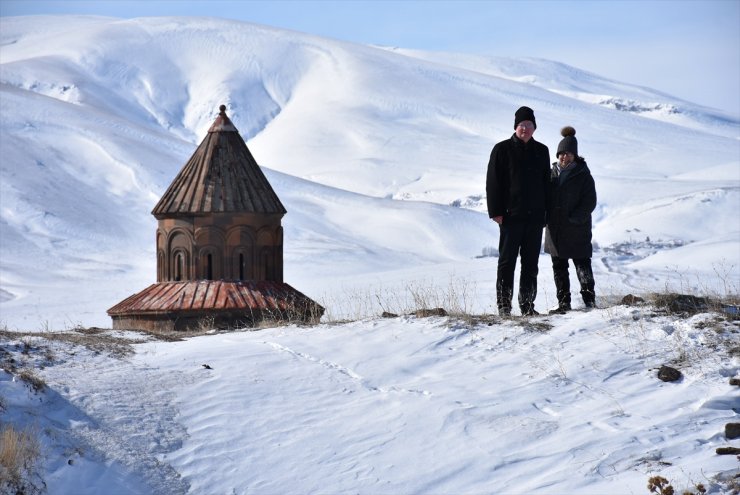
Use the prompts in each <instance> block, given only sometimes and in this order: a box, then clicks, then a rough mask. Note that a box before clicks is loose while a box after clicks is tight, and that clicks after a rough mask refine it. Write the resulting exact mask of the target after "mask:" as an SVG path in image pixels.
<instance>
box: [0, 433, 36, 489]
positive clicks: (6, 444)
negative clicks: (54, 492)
mask: <svg viewBox="0 0 740 495" xmlns="http://www.w3.org/2000/svg"><path fill="white" fill-rule="evenodd" d="M40 457H41V447H40V444H39V440H38V436H37V434H36V433H35V431H33V430H22V431H18V430H16V429H15V428H14V427H13V425H6V426H3V428H2V431H0V493H22V494H28V495H32V494H39V493H42V488H41V486H39V485H43V482H41V481H37V480H38V474H37V473H36V469H37V465H38V463H39V461H40Z"/></svg>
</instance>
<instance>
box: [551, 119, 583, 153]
mask: <svg viewBox="0 0 740 495" xmlns="http://www.w3.org/2000/svg"><path fill="white" fill-rule="evenodd" d="M560 135H561V136H563V139H562V140H561V141H560V144H558V152H557V153H555V156H556V157H560V154H561V153H568V152H570V153H573V156H578V140H577V139H576V130H575V129H574V128H572V127H571V126H566V127H563V128H562V129H560Z"/></svg>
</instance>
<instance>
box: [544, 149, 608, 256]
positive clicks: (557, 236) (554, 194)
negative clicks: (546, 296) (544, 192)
mask: <svg viewBox="0 0 740 495" xmlns="http://www.w3.org/2000/svg"><path fill="white" fill-rule="evenodd" d="M571 167H573V168H572V169H569V170H567V173H565V175H563V177H562V179H563V180H562V183H561V177H559V176H558V168H557V165H556V164H553V168H552V174H551V179H550V194H549V195H548V196H549V199H548V207H547V229H546V230H545V252H546V253H549V254H551V255H553V256H557V257H559V258H569V259H582V258H590V257H591V256H592V254H593V249H592V247H591V212H593V211H594V209H595V208H596V186H595V184H594V179H593V177H591V171H590V170H589V169H588V165H586V162H585V161H584V160H583V158H580V157H579V158H577V159H576V163H574V164H573V165H571Z"/></svg>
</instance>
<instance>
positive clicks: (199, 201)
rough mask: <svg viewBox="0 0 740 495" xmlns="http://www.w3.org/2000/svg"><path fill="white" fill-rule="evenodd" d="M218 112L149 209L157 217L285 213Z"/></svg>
mask: <svg viewBox="0 0 740 495" xmlns="http://www.w3.org/2000/svg"><path fill="white" fill-rule="evenodd" d="M219 110H220V113H219V114H218V117H216V120H215V121H214V122H213V125H212V126H211V128H210V129H208V134H207V135H206V137H205V139H204V140H203V142H202V143H200V146H198V148H197V149H196V150H195V153H193V156H191V157H190V160H188V162H187V163H186V164H185V166H184V167H183V168H182V170H180V173H179V174H177V177H175V180H173V181H172V184H170V187H169V188H167V191H165V193H164V194H163V195H162V198H161V199H160V200H159V202H158V203H157V205H156V206H155V207H154V209H153V210H152V215H154V216H155V217H157V218H158V219H160V218H166V217H172V216H181V215H187V216H190V215H204V214H209V213H262V214H285V213H286V210H285V207H284V206H283V204H282V203H281V202H280V199H279V198H278V196H277V194H275V191H273V189H272V186H270V183H269V182H268V181H267V178H266V177H265V174H264V173H262V170H260V167H259V165H257V162H256V161H255V159H254V157H253V156H252V153H250V151H249V148H247V144H246V143H245V142H244V140H243V139H242V137H241V136H240V135H239V131H238V130H237V129H236V127H234V124H232V123H231V120H229V117H227V116H226V107H225V106H224V105H221V107H220V109H219Z"/></svg>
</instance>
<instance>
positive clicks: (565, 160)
mask: <svg viewBox="0 0 740 495" xmlns="http://www.w3.org/2000/svg"><path fill="white" fill-rule="evenodd" d="M575 158H576V157H575V156H574V155H573V153H571V152H570V151H566V152H565V153H560V156H559V157H558V160H559V161H560V166H561V167H562V168H565V167H567V166H568V165H570V164H571V163H573V160H575Z"/></svg>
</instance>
